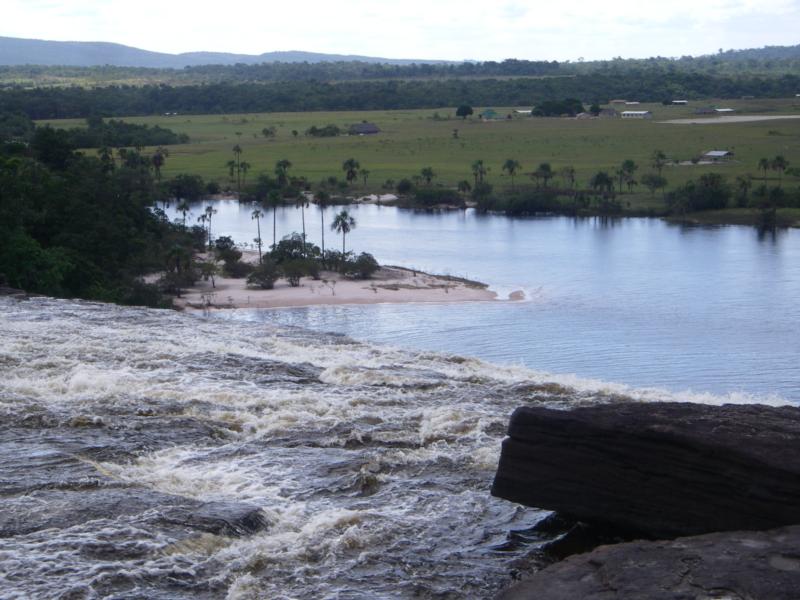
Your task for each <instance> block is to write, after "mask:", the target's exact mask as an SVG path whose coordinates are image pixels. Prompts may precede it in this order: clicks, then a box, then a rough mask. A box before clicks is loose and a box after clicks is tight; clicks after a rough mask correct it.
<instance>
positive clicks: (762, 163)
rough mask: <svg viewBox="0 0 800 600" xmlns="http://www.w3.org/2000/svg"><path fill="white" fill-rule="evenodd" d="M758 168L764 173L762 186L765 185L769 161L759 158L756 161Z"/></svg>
mask: <svg viewBox="0 0 800 600" xmlns="http://www.w3.org/2000/svg"><path fill="white" fill-rule="evenodd" d="M758 168H759V169H761V170H762V171H764V184H766V183H767V169H769V159H768V158H759V159H758Z"/></svg>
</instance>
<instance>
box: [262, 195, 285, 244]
mask: <svg viewBox="0 0 800 600" xmlns="http://www.w3.org/2000/svg"><path fill="white" fill-rule="evenodd" d="M282 203H283V198H281V193H280V192H279V191H278V190H271V191H270V192H268V193H267V199H266V204H267V206H270V207H272V247H273V248H275V245H276V244H277V243H278V238H277V235H276V232H277V220H278V217H277V212H278V206H280V205H281V204H282Z"/></svg>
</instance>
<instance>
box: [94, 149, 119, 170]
mask: <svg viewBox="0 0 800 600" xmlns="http://www.w3.org/2000/svg"><path fill="white" fill-rule="evenodd" d="M97 154H98V155H99V156H100V162H101V163H103V171H104V172H106V173H110V172H111V171H113V170H114V167H115V166H116V165H115V164H114V151H113V150H112V149H111V148H109V147H108V146H103V147H102V148H100V149H99V150H98V151H97Z"/></svg>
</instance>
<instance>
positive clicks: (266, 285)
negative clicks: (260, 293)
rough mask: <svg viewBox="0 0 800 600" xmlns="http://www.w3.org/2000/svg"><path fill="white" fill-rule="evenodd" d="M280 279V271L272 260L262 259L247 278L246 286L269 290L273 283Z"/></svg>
mask: <svg viewBox="0 0 800 600" xmlns="http://www.w3.org/2000/svg"><path fill="white" fill-rule="evenodd" d="M278 277H280V270H279V269H278V265H277V264H276V263H275V261H274V260H272V259H270V258H269V257H264V258H263V260H262V262H261V264H260V265H258V266H257V267H256V268H255V269H253V272H252V273H250V275H248V276H247V285H252V286H256V287H260V288H261V289H264V290H271V289H272V288H273V287H274V286H275V282H276V281H277V280H278Z"/></svg>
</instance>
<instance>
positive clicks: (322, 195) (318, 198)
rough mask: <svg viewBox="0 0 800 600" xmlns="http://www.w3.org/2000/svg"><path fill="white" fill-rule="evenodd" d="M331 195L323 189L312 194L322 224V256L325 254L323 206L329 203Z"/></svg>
mask: <svg viewBox="0 0 800 600" xmlns="http://www.w3.org/2000/svg"><path fill="white" fill-rule="evenodd" d="M330 201H331V197H330V194H328V192H326V191H325V190H317V193H316V194H314V204H316V205H317V206H318V207H319V219H320V223H321V225H322V256H323V257H324V256H325V208H326V207H327V206H328V205H329V204H330Z"/></svg>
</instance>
